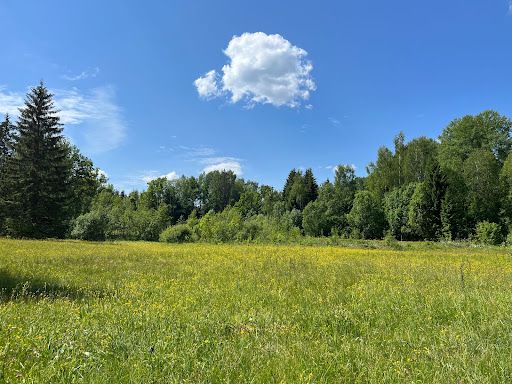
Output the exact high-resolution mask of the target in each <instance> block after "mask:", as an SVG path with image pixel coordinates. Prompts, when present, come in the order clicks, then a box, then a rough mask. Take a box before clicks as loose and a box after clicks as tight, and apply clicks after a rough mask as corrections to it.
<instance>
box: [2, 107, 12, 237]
mask: <svg viewBox="0 0 512 384" xmlns="http://www.w3.org/2000/svg"><path fill="white" fill-rule="evenodd" d="M13 141H14V125H13V124H12V123H11V119H10V117H9V114H6V115H5V120H4V121H3V122H2V123H0V236H1V235H5V234H6V231H7V228H6V221H5V220H6V217H7V214H6V212H7V210H8V208H9V206H8V200H7V193H8V187H7V174H8V172H7V164H8V160H9V158H10V156H11V154H12V147H13Z"/></svg>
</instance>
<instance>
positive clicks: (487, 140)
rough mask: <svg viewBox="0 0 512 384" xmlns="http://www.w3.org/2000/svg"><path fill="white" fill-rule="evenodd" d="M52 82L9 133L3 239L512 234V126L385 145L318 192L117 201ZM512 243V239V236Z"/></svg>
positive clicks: (454, 127)
mask: <svg viewBox="0 0 512 384" xmlns="http://www.w3.org/2000/svg"><path fill="white" fill-rule="evenodd" d="M52 98H53V95H52V94H51V93H49V91H48V89H47V88H46V87H45V85H44V84H43V82H41V83H40V84H39V85H38V86H36V87H33V88H32V89H31V91H30V92H29V93H28V94H27V95H26V99H25V105H24V107H22V108H20V113H19V117H18V118H17V120H16V121H13V118H12V117H11V116H10V115H6V116H5V119H4V121H3V122H1V123H0V235H2V236H11V237H29V238H69V237H72V238H77V239H83V240H118V239H126V240H147V241H158V240H161V241H166V242H187V241H200V240H202V241H212V242H230V241H264V242H283V241H293V240H296V239H298V238H299V237H301V236H304V235H306V236H313V237H320V236H338V237H347V238H348V237H351V238H363V239H379V238H383V237H384V236H386V237H389V238H396V239H399V240H468V239H469V240H474V241H480V242H485V243H492V244H499V243H501V242H503V241H505V240H506V239H507V236H508V235H509V233H511V224H512V223H511V218H512V155H511V153H512V141H511V137H510V133H511V129H512V121H511V120H510V118H508V117H506V116H501V115H500V114H499V113H498V112H496V111H493V110H486V111H483V112H482V113H480V114H478V115H475V116H472V115H466V116H463V117H461V118H455V119H454V120H453V121H452V122H450V123H449V124H448V125H447V126H446V127H445V128H444V129H443V132H442V134H441V135H440V136H439V137H438V138H437V139H433V138H428V137H425V136H422V137H418V138H413V139H412V140H410V141H408V142H406V140H405V137H404V134H403V133H402V132H399V133H397V134H396V136H395V137H394V140H393V143H394V148H391V149H390V148H387V147H386V146H382V147H380V148H379V150H378V151H377V156H376V160H375V162H370V163H369V164H368V166H367V176H366V177H357V176H356V175H355V171H354V169H353V168H352V167H351V166H348V165H343V164H340V165H338V166H337V167H336V168H335V174H334V180H333V181H332V182H331V181H329V180H327V181H325V182H323V183H322V184H321V185H319V184H318V182H317V180H316V178H315V176H314V174H313V170H312V169H311V168H308V169H304V170H301V169H292V170H291V171H290V172H289V174H288V177H287V178H286V179H285V180H284V183H283V188H282V190H277V189H275V188H274V187H272V186H268V185H260V184H258V183H257V182H254V181H249V180H247V181H246V180H244V179H243V178H238V177H237V176H236V175H235V174H234V173H233V172H232V171H214V172H209V173H202V174H201V175H199V176H198V177H194V176H189V177H186V176H181V177H180V178H178V179H176V180H168V179H166V178H164V177H161V178H158V179H156V180H152V181H150V182H149V183H148V185H147V189H146V190H145V191H142V192H139V191H131V192H129V193H126V192H125V191H118V190H116V189H115V188H114V187H113V186H112V185H110V184H108V180H107V179H106V178H105V177H104V176H102V175H101V174H100V172H99V169H98V168H95V167H94V165H93V162H92V161H91V160H90V159H88V158H87V157H85V156H84V155H82V154H81V153H80V151H79V149H78V148H77V147H76V146H73V145H71V144H70V143H69V142H68V141H67V139H66V137H65V136H64V135H63V128H64V127H63V125H62V124H61V122H60V119H59V115H58V111H57V110H56V109H55V106H54V103H53V99H52ZM509 238H511V239H512V235H511V236H509Z"/></svg>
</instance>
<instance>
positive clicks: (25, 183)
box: [7, 81, 72, 238]
mask: <svg viewBox="0 0 512 384" xmlns="http://www.w3.org/2000/svg"><path fill="white" fill-rule="evenodd" d="M52 98H53V95H52V94H51V93H49V92H48V90H47V89H46V87H45V86H44V84H43V82H42V81H41V83H40V84H39V85H38V86H36V87H33V88H32V89H31V91H30V92H29V93H28V94H27V97H26V100H25V106H24V107H23V108H20V116H19V120H18V124H17V130H18V134H17V137H16V139H15V142H14V147H13V155H12V158H11V161H10V162H9V163H10V165H9V166H8V172H7V178H8V179H9V180H8V184H9V193H8V196H9V198H10V201H12V203H13V204H12V210H11V212H9V216H10V223H11V232H12V234H13V235H14V236H24V237H35V238H46V237H63V236H64V235H65V231H66V228H67V224H68V223H67V219H68V211H67V208H68V207H67V205H68V203H69V197H70V183H69V181H70V175H71V168H72V162H71V161H70V158H69V145H68V144H67V143H66V142H65V140H64V136H63V135H62V130H63V126H62V124H61V123H60V120H59V117H58V116H57V113H58V111H57V110H55V108H54V103H53V100H52Z"/></svg>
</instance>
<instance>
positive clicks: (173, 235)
mask: <svg viewBox="0 0 512 384" xmlns="http://www.w3.org/2000/svg"><path fill="white" fill-rule="evenodd" d="M193 240H194V236H193V232H192V229H191V228H190V226H189V225H188V224H176V225H172V226H170V227H168V228H167V229H165V230H164V231H163V232H162V233H161V234H160V241H161V242H163V243H189V242H191V241H193Z"/></svg>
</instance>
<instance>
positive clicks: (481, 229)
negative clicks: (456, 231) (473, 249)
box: [475, 221, 503, 245]
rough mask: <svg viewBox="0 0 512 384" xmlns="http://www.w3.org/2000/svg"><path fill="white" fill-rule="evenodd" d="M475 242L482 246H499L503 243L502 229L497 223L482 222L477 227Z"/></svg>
mask: <svg viewBox="0 0 512 384" xmlns="http://www.w3.org/2000/svg"><path fill="white" fill-rule="evenodd" d="M475 240H476V241H477V242H478V243H480V244H488V245H498V244H501V243H502V242H503V236H502V235H501V228H500V226H499V225H498V224H496V223H489V222H488V221H482V222H481V223H478V224H477V225H476V234H475Z"/></svg>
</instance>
